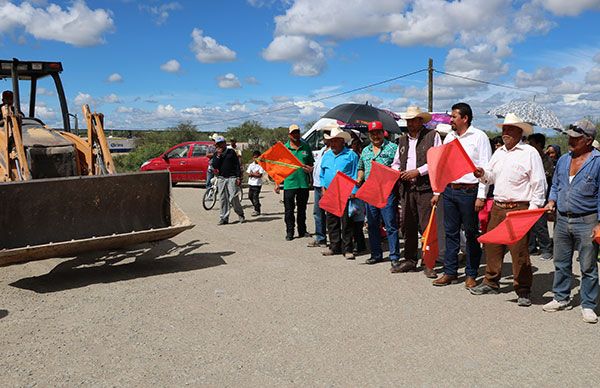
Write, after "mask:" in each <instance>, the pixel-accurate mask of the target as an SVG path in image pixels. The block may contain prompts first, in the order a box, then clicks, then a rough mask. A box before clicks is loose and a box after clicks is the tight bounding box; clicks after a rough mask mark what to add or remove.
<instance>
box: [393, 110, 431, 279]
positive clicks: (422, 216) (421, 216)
mask: <svg viewBox="0 0 600 388" xmlns="http://www.w3.org/2000/svg"><path fill="white" fill-rule="evenodd" d="M400 117H402V118H403V119H404V120H406V125H407V127H408V133H406V134H404V135H402V136H401V137H400V139H399V142H398V151H396V156H395V157H394V162H393V163H392V168H394V169H397V170H400V182H401V184H400V192H401V195H400V197H401V198H402V210H403V211H402V213H403V215H404V216H403V219H402V220H400V225H401V228H402V229H403V231H404V238H405V242H404V260H403V261H402V262H400V263H399V264H398V265H397V266H394V267H392V269H391V271H392V273H395V272H409V271H414V270H416V269H417V262H418V260H419V257H418V245H419V244H418V242H419V240H418V238H419V232H420V233H421V234H422V233H423V232H424V231H425V228H427V224H428V223H429V217H430V216H431V198H432V197H433V191H432V190H431V184H430V183H429V175H428V168H427V151H428V150H429V149H430V148H431V147H437V146H439V145H441V144H442V141H441V139H440V135H439V134H438V133H437V132H436V131H435V130H433V129H428V128H425V127H424V124H426V123H428V122H429V121H431V114H429V113H428V112H422V111H421V109H420V108H419V107H416V106H409V107H408V109H407V110H406V112H405V113H403V114H401V115H400ZM425 276H427V277H429V278H434V279H435V278H436V277H437V275H436V274H435V271H434V270H433V269H429V268H425Z"/></svg>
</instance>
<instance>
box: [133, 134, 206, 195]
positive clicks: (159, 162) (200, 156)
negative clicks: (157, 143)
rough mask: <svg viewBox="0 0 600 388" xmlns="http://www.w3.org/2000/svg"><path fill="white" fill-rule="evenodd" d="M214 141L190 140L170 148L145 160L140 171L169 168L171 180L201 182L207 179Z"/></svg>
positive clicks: (175, 181) (173, 181)
mask: <svg viewBox="0 0 600 388" xmlns="http://www.w3.org/2000/svg"><path fill="white" fill-rule="evenodd" d="M214 144H215V143H214V142H212V141H188V142H186V143H181V144H177V145H176V146H174V147H171V148H169V149H168V150H167V151H165V152H164V153H163V154H162V155H160V156H157V157H156V158H153V159H150V160H147V161H145V162H144V163H143V164H142V166H141V167H140V171H155V170H168V171H170V172H171V182H172V183H173V184H176V183H177V182H199V181H205V180H206V170H207V168H208V162H209V160H208V158H207V157H206V154H207V153H208V150H209V147H210V146H212V145H214Z"/></svg>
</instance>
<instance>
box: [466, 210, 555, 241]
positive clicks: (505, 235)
mask: <svg viewBox="0 0 600 388" xmlns="http://www.w3.org/2000/svg"><path fill="white" fill-rule="evenodd" d="M545 211H546V209H532V210H516V211H513V212H508V213H506V218H505V219H504V221H502V222H501V223H499V224H498V226H496V227H495V228H494V229H492V230H490V231H489V232H487V233H486V234H484V235H482V236H481V237H479V238H478V239H477V241H479V242H480V243H482V244H501V245H512V244H514V243H516V242H517V241H519V240H520V239H522V238H523V237H525V235H526V234H527V232H529V229H531V228H532V227H533V225H534V224H535V223H536V222H537V220H538V219H539V218H540V217H541V216H542V214H544V212H545Z"/></svg>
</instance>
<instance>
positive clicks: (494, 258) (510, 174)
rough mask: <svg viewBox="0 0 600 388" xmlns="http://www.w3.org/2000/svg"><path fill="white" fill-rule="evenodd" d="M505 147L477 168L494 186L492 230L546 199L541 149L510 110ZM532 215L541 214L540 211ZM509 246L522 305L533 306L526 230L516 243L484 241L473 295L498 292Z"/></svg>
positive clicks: (504, 125)
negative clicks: (480, 279) (480, 271)
mask: <svg viewBox="0 0 600 388" xmlns="http://www.w3.org/2000/svg"><path fill="white" fill-rule="evenodd" d="M497 126H498V127H500V128H502V141H503V142H504V146H502V147H501V148H499V149H498V150H496V152H494V155H492V158H491V159H490V162H489V164H488V165H487V166H486V167H485V169H483V168H481V167H477V170H476V171H475V173H474V175H475V176H476V177H477V178H479V180H480V181H481V182H482V183H484V184H487V185H494V205H493V207H492V212H491V216H490V223H489V226H488V229H489V230H493V229H494V228H495V227H496V226H498V224H500V223H501V222H502V221H504V219H505V218H506V215H507V213H509V212H512V211H517V210H526V209H539V208H542V207H543V206H544V204H545V202H546V187H547V184H546V175H545V172H544V165H543V164H542V158H541V157H540V154H539V153H538V151H537V150H536V149H535V148H533V147H532V146H530V145H529V144H525V143H523V141H522V139H523V135H526V136H528V135H531V134H532V133H533V128H532V127H531V125H530V124H528V123H525V122H523V120H521V119H520V118H519V117H518V116H516V115H514V114H512V113H509V114H507V115H506V117H505V119H504V122H503V123H502V124H497ZM531 217H539V214H537V215H532V216H531ZM506 249H508V250H509V251H510V255H511V258H512V269H513V270H512V273H513V284H514V289H515V292H516V293H517V296H518V299H517V304H518V305H519V306H522V307H528V306H531V299H530V296H529V294H530V292H531V283H532V270H531V261H530V260H529V235H528V234H527V233H526V234H524V236H523V237H522V238H521V239H520V240H518V241H517V242H516V243H514V244H511V245H508V246H506V245H503V244H500V243H486V244H485V257H486V266H485V278H484V280H483V282H482V283H481V284H480V285H478V286H476V287H473V288H471V289H470V290H469V291H470V292H471V294H473V295H482V294H497V293H498V288H499V287H500V285H499V282H500V278H501V277H502V262H503V260H504V254H505V252H506Z"/></svg>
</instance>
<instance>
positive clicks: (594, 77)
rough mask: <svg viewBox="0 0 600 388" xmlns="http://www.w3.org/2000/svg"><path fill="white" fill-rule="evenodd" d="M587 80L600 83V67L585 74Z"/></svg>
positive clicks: (591, 82)
mask: <svg viewBox="0 0 600 388" xmlns="http://www.w3.org/2000/svg"><path fill="white" fill-rule="evenodd" d="M585 82H587V83H590V84H600V67H594V68H592V69H591V70H590V71H588V72H587V74H586V75H585Z"/></svg>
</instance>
